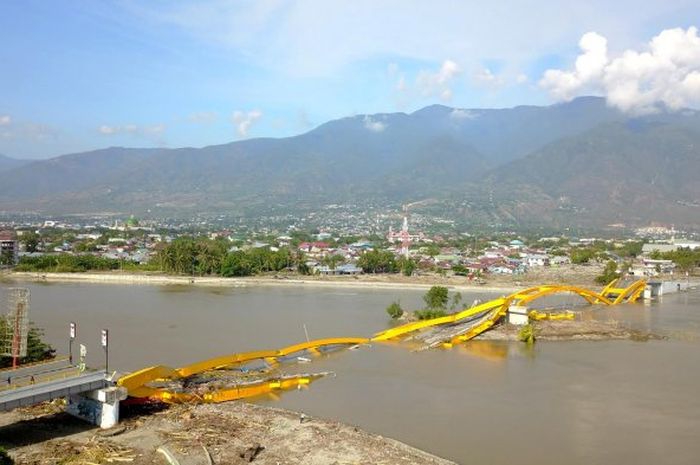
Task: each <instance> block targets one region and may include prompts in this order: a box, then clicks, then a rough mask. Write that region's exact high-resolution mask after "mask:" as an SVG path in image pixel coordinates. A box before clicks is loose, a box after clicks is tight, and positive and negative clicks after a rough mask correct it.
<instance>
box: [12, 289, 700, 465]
mask: <svg viewBox="0 0 700 465" xmlns="http://www.w3.org/2000/svg"><path fill="white" fill-rule="evenodd" d="M3 287H7V284H0V294H4V293H3V292H2V288H3ZM26 287H29V288H30V290H31V319H32V320H33V321H35V322H36V323H37V324H38V325H39V326H41V327H43V328H44V329H45V332H46V338H47V340H48V341H49V342H50V343H51V344H52V345H53V346H54V347H55V348H57V349H58V351H59V352H60V353H67V346H68V342H67V340H68V338H67V336H68V322H70V321H75V322H77V324H78V341H77V342H78V343H83V344H85V345H86V346H87V348H88V362H89V363H90V365H92V366H101V365H102V364H103V363H104V355H103V352H102V350H101V348H100V344H99V339H100V335H99V332H100V329H101V328H109V331H110V354H109V357H110V362H109V363H110V368H113V369H118V370H122V371H128V370H135V369H138V368H142V367H145V366H149V365H154V364H165V365H170V366H182V365H185V364H188V363H191V362H194V361H198V360H201V359H205V358H209V357H213V356H217V355H223V354H226V353H232V352H241V351H248V350H259V349H273V348H279V347H283V346H286V345H289V344H293V343H297V342H301V341H303V340H304V339H305V337H306V336H305V333H304V325H306V329H307V331H308V333H309V337H310V338H312V339H316V338H323V337H332V336H369V335H371V334H372V333H374V332H376V331H379V330H381V329H384V328H386V327H388V325H389V321H388V319H387V316H386V313H385V312H384V308H385V307H386V306H387V305H388V304H389V303H390V302H391V301H393V300H395V299H400V300H401V304H402V305H403V306H404V307H408V308H418V307H420V306H421V295H422V293H423V292H422V291H411V290H386V289H382V290H369V289H368V290H357V289H351V290H349V289H342V288H327V287H248V288H203V287H188V286H161V287H159V286H145V285H144V286H139V285H98V284H27V285H26ZM494 297H497V295H494V294H491V295H489V294H485V293H481V294H478V293H470V294H466V293H464V301H465V302H469V303H471V302H472V301H473V300H474V299H477V298H479V299H482V300H483V299H487V298H494ZM0 298H3V299H4V295H0ZM572 299H573V298H572ZM560 303H564V304H568V303H569V302H568V301H563V302H562V301H560ZM591 311H592V312H595V314H596V315H597V317H599V318H616V319H618V320H621V321H623V322H626V323H627V324H630V325H632V326H634V327H636V328H638V329H642V330H646V331H652V332H656V333H660V334H663V335H666V336H668V339H666V340H655V341H648V342H633V341H602V342H600V341H599V342H590V341H577V342H542V341H540V342H537V343H536V344H535V345H534V347H532V348H528V347H526V346H525V345H524V344H522V343H508V342H487V341H473V342H471V343H468V344H465V345H464V346H462V347H457V348H454V349H452V350H434V351H425V352H420V353H415V352H411V351H409V350H407V349H406V348H405V347H402V346H399V345H383V344H373V345H372V347H361V348H360V349H359V350H354V351H344V352H341V353H337V354H333V355H331V356H327V357H323V358H320V359H316V360H315V361H314V362H313V363H312V364H308V365H302V366H300V368H301V370H304V371H323V370H329V371H333V372H335V373H336V376H335V377H330V378H324V379H321V380H319V381H316V382H314V383H313V384H312V385H311V387H310V388H309V389H308V390H302V391H292V392H287V393H284V394H282V395H281V397H280V399H279V400H272V399H262V400H259V402H261V403H263V404H271V405H275V406H278V407H283V408H289V409H293V410H299V411H303V412H305V413H306V414H307V415H310V416H320V417H325V418H331V419H336V420H339V421H343V422H347V423H351V424H355V425H358V426H360V427H362V428H364V429H366V430H368V431H371V432H375V433H379V434H382V435H384V436H389V437H392V438H395V439H398V440H401V441H404V442H406V443H408V444H411V445H413V446H416V447H419V448H421V449H424V450H427V451H430V452H433V453H435V454H437V455H440V456H443V457H446V458H449V459H452V460H455V461H457V462H458V463H463V464H497V465H500V464H504V465H505V464H508V465H511V464H537V465H546V464H588V465H590V464H635V465H639V464H688V465H691V464H692V465H697V464H699V463H700V388H699V385H700V292H697V291H696V292H690V293H682V294H674V295H667V296H664V298H663V301H662V302H654V303H651V304H643V303H637V304H629V305H623V306H619V307H616V308H607V309H606V308H604V307H602V306H601V307H595V310H591ZM76 347H77V345H76ZM74 353H77V350H76V351H75V352H74Z"/></svg>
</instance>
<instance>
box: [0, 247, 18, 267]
mask: <svg viewBox="0 0 700 465" xmlns="http://www.w3.org/2000/svg"><path fill="white" fill-rule="evenodd" d="M14 260H15V259H14V255H12V252H10V251H9V250H3V251H2V253H0V265H5V266H9V265H14Z"/></svg>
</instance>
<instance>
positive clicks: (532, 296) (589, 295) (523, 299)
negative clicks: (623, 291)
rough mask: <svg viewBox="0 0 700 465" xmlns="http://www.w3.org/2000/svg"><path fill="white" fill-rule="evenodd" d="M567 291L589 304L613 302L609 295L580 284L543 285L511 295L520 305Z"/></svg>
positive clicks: (610, 303)
mask: <svg viewBox="0 0 700 465" xmlns="http://www.w3.org/2000/svg"><path fill="white" fill-rule="evenodd" d="M565 292H570V293H573V294H577V295H579V296H581V297H583V298H584V299H586V301H587V302H588V303H589V304H595V303H597V302H602V303H604V304H606V305H612V304H613V302H611V301H610V300H609V299H608V298H607V297H605V296H603V295H600V294H598V293H597V292H594V291H591V290H589V289H586V288H583V287H578V286H543V287H541V288H538V289H536V290H533V291H531V292H529V293H527V294H525V295H523V294H521V293H517V294H515V295H511V296H509V297H512V301H513V302H516V303H517V304H518V305H527V304H529V303H530V302H532V301H533V300H536V299H539V298H542V297H545V296H548V295H553V294H561V293H565Z"/></svg>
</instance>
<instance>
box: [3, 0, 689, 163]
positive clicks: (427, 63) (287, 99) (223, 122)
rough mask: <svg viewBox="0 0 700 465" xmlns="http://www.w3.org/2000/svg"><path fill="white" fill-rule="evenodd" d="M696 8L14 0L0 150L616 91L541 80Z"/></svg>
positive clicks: (661, 4)
mask: <svg viewBox="0 0 700 465" xmlns="http://www.w3.org/2000/svg"><path fill="white" fill-rule="evenodd" d="M485 3H489V4H488V5H486V4H485ZM693 18H700V3H698V2H697V1H682V0H681V1H656V0H647V1H645V2H643V7H642V5H641V4H640V2H638V1H634V2H633V1H626V0H621V1H616V2H608V1H598V0H595V1H587V2H581V1H577V2H564V1H539V2H533V1H511V2H482V1H479V2H471V1H466V0H465V1H439V0H431V1H430V2H425V1H410V0H386V1H376V0H373V1H367V0H354V1H348V2H341V1H339V0H338V1H328V0H325V1H324V0H320V1H308V2H290V1H283V0H274V1H266V0H260V1H244V0H240V1H216V0H202V1H192V2H175V1H173V2H170V1H169V2H165V1H163V2H159V1H150V2H140V1H119V2H110V1H71V0H64V1H61V2H54V1H32V0H6V1H3V2H1V3H0V41H1V43H2V46H1V47H0V153H3V154H5V155H9V156H13V157H17V158H45V157H49V156H55V155H59V154H63V153H70V152H76V151H84V150H91V149H95V148H101V147H107V146H115V145H120V146H135V147H159V146H163V147H180V146H205V145H211V144H219V143H226V142H230V141H233V140H239V139H242V138H247V137H267V136H270V137H282V136H288V135H293V134H298V133H300V132H305V131H307V130H309V129H311V128H313V127H314V126H315V125H318V124H321V123H323V122H325V121H327V120H330V119H334V118H339V117H343V116H349V115H353V114H364V113H378V112H395V111H406V112H410V111H414V110H416V109H418V108H421V107H423V106H426V105H429V104H433V103H442V104H446V105H450V106H455V107H462V108H473V107H509V106H514V105H520V104H538V105H539V104H549V103H552V102H555V101H556V100H557V99H562V98H570V97H572V96H573V95H574V94H581V93H590V92H593V93H602V94H603V95H605V94H606V92H608V91H609V89H608V88H607V87H606V88H604V86H602V84H601V83H602V82H603V80H602V78H600V79H599V80H598V81H596V80H592V79H589V78H588V74H586V73H585V72H584V73H583V74H580V75H575V76H574V75H568V74H567V75H560V76H552V79H550V80H548V81H547V85H544V84H543V83H542V82H541V80H542V78H543V75H544V73H545V71H546V70H547V69H550V68H557V69H562V70H564V71H567V70H572V69H573V68H572V67H574V63H575V60H576V58H577V56H578V55H579V54H580V53H581V51H580V50H579V45H578V43H579V40H580V39H581V37H582V36H583V35H584V34H585V33H588V32H591V31H594V32H596V33H598V34H599V35H600V36H601V37H604V38H606V39H607V49H606V51H607V53H608V54H609V55H610V56H616V55H620V54H622V52H623V51H625V50H628V49H631V50H639V51H643V50H645V47H648V43H649V41H650V40H651V39H652V38H653V37H655V36H656V35H658V34H659V33H660V32H661V31H663V30H666V29H670V28H683V29H686V28H689V27H691V26H693V25H694V24H693V23H692V21H691V20H692V19H693ZM691 39H692V38H691ZM689 40H690V39H689ZM592 53H593V52H592ZM693 66H694V65H693ZM694 69H695V68H692V67H691V69H690V71H689V72H692V71H693V70H694ZM596 72H597V71H596ZM562 76H563V77H562ZM571 76H573V77H574V78H575V79H578V81H576V82H577V85H576V86H574V87H573V88H571V87H568V88H566V89H563V88H562V85H563V84H562V82H563V80H566V81H567V82H568V83H570V81H571V79H570V78H571ZM567 85H568V84H567ZM688 89H691V88H690V87H687V88H686V90H685V94H683V93H682V92H681V93H680V94H679V95H685V96H686V97H683V98H681V100H683V102H684V103H687V104H690V105H692V104H693V103H694V101H693V95H694V94H692V95H691V96H690V97H687V95H689V94H688V93H689V92H691V90H692V89H694V87H693V88H692V89H691V90H688ZM693 92H694V91H693ZM643 108H648V107H643Z"/></svg>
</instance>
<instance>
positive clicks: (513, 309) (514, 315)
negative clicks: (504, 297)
mask: <svg viewBox="0 0 700 465" xmlns="http://www.w3.org/2000/svg"><path fill="white" fill-rule="evenodd" d="M529 322H530V317H529V316H528V314H527V307H523V306H520V305H511V306H510V307H508V323H510V324H512V325H519V326H522V325H526V324H528V323H529Z"/></svg>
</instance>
